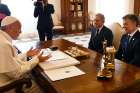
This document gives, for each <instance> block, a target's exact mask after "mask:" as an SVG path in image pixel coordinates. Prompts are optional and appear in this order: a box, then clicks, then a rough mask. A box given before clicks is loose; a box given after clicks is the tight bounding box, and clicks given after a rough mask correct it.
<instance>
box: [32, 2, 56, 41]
mask: <svg viewBox="0 0 140 93" xmlns="http://www.w3.org/2000/svg"><path fill="white" fill-rule="evenodd" d="M53 13H54V7H53V5H52V4H48V0H43V1H42V0H38V1H37V2H36V3H35V10H34V17H38V24H37V29H38V34H39V39H40V41H45V36H47V40H52V38H53V32H52V28H53V20H52V17H51V14H53Z"/></svg>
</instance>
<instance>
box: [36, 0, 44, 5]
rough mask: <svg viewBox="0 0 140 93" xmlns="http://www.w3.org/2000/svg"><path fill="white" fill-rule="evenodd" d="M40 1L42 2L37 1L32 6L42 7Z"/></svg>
mask: <svg viewBox="0 0 140 93" xmlns="http://www.w3.org/2000/svg"><path fill="white" fill-rule="evenodd" d="M42 1H43V0H37V1H35V2H34V5H35V6H42Z"/></svg>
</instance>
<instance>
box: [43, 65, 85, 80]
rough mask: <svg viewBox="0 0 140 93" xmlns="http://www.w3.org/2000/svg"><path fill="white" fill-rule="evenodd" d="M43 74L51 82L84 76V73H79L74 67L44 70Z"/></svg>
mask: <svg viewBox="0 0 140 93" xmlns="http://www.w3.org/2000/svg"><path fill="white" fill-rule="evenodd" d="M44 72H45V74H46V75H47V76H48V77H49V78H50V79H51V80H52V81H56V80H62V79H66V78H70V77H74V76H79V75H83V74H85V72H83V71H81V70H80V69H79V68H77V67H75V66H69V67H64V68H59V69H54V70H46V71H44Z"/></svg>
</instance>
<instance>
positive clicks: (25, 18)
mask: <svg viewBox="0 0 140 93" xmlns="http://www.w3.org/2000/svg"><path fill="white" fill-rule="evenodd" d="M1 1H2V3H5V4H7V6H8V7H9V9H10V11H11V15H12V16H14V17H16V18H18V19H19V20H20V21H21V23H22V31H23V32H25V31H26V32H31V31H36V21H37V20H36V19H35V18H34V16H33V12H34V6H33V1H32V0H1Z"/></svg>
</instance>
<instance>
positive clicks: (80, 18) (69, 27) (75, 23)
mask: <svg viewBox="0 0 140 93" xmlns="http://www.w3.org/2000/svg"><path fill="white" fill-rule="evenodd" d="M61 19H62V23H63V25H64V33H66V34H75V33H84V32H87V28H88V0H61Z"/></svg>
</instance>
